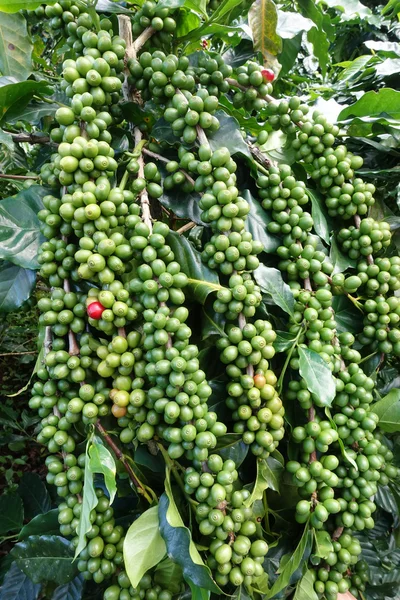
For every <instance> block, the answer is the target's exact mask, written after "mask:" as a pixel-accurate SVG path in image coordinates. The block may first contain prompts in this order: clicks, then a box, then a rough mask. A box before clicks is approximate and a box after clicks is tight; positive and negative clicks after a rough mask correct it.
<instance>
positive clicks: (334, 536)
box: [332, 527, 344, 542]
mask: <svg viewBox="0 0 400 600" xmlns="http://www.w3.org/2000/svg"><path fill="white" fill-rule="evenodd" d="M343 529H344V527H338V528H337V529H335V531H334V532H333V533H332V539H333V540H334V541H335V542H336V541H337V540H338V539H339V538H340V536H341V535H342V533H343Z"/></svg>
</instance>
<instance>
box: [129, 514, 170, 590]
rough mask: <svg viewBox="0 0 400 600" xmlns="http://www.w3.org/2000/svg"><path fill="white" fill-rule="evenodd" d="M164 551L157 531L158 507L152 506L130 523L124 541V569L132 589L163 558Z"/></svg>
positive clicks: (164, 547)
mask: <svg viewBox="0 0 400 600" xmlns="http://www.w3.org/2000/svg"><path fill="white" fill-rule="evenodd" d="M166 550H167V549H166V546H165V542H164V540H163V538H162V537H161V535H160V531H159V520H158V506H152V507H151V508H148V509H147V510H146V511H145V512H144V513H143V514H141V515H140V517H139V518H138V519H136V521H134V522H133V523H132V525H131V526H130V527H129V529H128V531H127V534H126V537H125V540H124V562H125V568H126V572H127V573H128V576H129V579H130V581H131V584H132V586H133V587H134V588H136V587H137V585H138V583H139V581H140V580H141V579H142V577H143V575H144V574H145V573H146V571H148V570H149V569H152V568H153V567H154V566H155V565H157V564H158V563H159V562H160V561H161V560H162V559H163V558H164V556H165V554H166Z"/></svg>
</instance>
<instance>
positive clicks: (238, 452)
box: [215, 433, 249, 467]
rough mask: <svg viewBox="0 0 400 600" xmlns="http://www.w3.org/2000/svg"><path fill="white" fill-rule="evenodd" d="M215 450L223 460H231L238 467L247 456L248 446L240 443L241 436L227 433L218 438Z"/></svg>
mask: <svg viewBox="0 0 400 600" xmlns="http://www.w3.org/2000/svg"><path fill="white" fill-rule="evenodd" d="M215 449H216V451H218V454H220V455H221V457H222V458H223V459H224V460H228V459H229V460H233V461H234V462H235V463H236V466H237V467H239V466H240V465H241V464H242V462H243V461H244V459H245V458H246V456H247V453H248V451H249V446H248V445H247V444H245V443H244V442H243V441H242V436H241V434H237V433H227V434H225V435H223V436H221V437H219V438H218V440H217V446H216V448H215Z"/></svg>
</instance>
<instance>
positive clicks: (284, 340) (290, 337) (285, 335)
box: [274, 331, 297, 352]
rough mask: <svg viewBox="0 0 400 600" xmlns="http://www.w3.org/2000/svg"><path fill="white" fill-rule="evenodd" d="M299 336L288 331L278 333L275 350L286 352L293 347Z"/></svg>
mask: <svg viewBox="0 0 400 600" xmlns="http://www.w3.org/2000/svg"><path fill="white" fill-rule="evenodd" d="M296 337H297V334H292V333H289V332H288V331H276V339H275V341H274V348H275V350H276V352H284V351H285V350H289V348H291V347H292V346H293V342H294V341H295V339H296Z"/></svg>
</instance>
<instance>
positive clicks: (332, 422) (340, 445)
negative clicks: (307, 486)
mask: <svg viewBox="0 0 400 600" xmlns="http://www.w3.org/2000/svg"><path fill="white" fill-rule="evenodd" d="M325 414H326V416H327V417H328V419H329V422H330V424H331V427H332V429H334V430H335V431H337V430H338V427H337V425H336V423H335V421H334V420H333V418H332V413H331V411H330V408H329V406H325ZM338 444H339V448H340V452H341V454H342V456H343V457H344V458H345V459H346V460H347V461H348V462H349V463H350V464H351V465H352V466H353V467H354V468H355V470H356V471H358V466H357V463H356V461H355V460H354V459H353V458H351V456H350V455H349V454H348V452H347V450H346V446H345V445H344V442H343V440H342V438H341V437H340V436H339V439H338Z"/></svg>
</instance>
